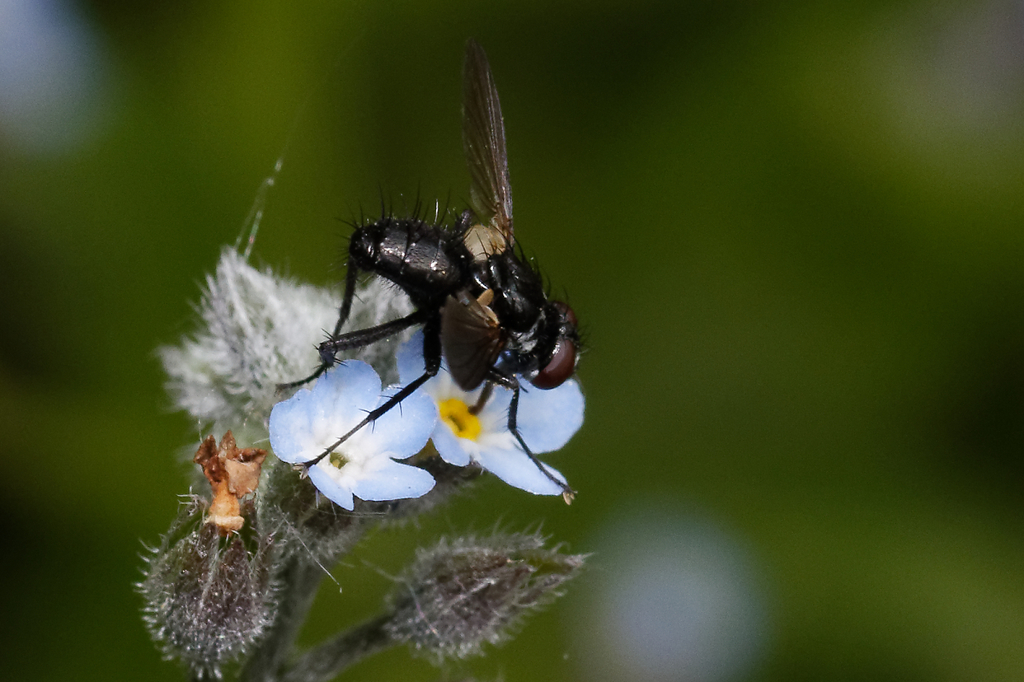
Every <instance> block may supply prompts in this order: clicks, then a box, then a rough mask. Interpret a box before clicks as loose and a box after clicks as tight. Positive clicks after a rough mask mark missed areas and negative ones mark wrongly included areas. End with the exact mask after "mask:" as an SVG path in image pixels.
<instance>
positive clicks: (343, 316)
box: [277, 259, 404, 391]
mask: <svg viewBox="0 0 1024 682" xmlns="http://www.w3.org/2000/svg"><path fill="white" fill-rule="evenodd" d="M358 278H359V268H357V267H356V266H355V265H353V264H352V261H351V259H350V260H349V264H348V268H347V269H346V272H345V294H344V296H343V297H342V299H341V309H340V310H339V311H338V321H337V322H336V323H335V325H334V333H332V334H331V337H330V338H329V339H327V340H326V341H324V342H323V343H321V344H320V345H319V346H317V351H318V352H319V353H320V366H319V367H317V368H316V371H315V372H313V373H312V374H310V375H309V376H308V377H306V378H305V379H299V380H298V381H290V382H288V383H287V384H278V385H277V390H279V391H286V390H288V389H289V388H296V387H297V386H302V385H304V384H308V383H309V382H311V381H313V379H316V378H318V377H319V376H320V375H321V374H323V373H324V372H326V371H327V370H329V369H330V368H331V367H334V363H335V358H334V353H337V352H338V351H340V350H345V348H336V349H335V350H334V352H333V353H330V352H325V346H328V345H329V344H331V343H337V342H338V341H339V340H340V339H341V328H342V327H343V326H345V322H347V321H348V316H349V313H351V312H352V299H353V298H355V295H356V280H357V279H358ZM403 319H404V318H403ZM381 326H383V325H381ZM374 329H376V327H374ZM403 329H404V327H403ZM367 331H369V330H367ZM399 331H401V330H399ZM371 343H372V342H371ZM363 345H366V344H363ZM346 348H360V346H358V345H356V346H347V347H346Z"/></svg>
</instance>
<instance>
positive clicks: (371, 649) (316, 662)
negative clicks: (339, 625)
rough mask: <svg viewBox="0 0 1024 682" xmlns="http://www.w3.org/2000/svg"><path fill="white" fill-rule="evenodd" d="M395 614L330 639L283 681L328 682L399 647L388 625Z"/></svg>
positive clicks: (295, 667)
mask: <svg viewBox="0 0 1024 682" xmlns="http://www.w3.org/2000/svg"><path fill="white" fill-rule="evenodd" d="M390 618H391V614H387V615H384V616H380V617H378V618H376V619H374V620H371V621H368V622H366V623H363V624H362V625H359V626H357V627H355V628H353V629H351V630H349V631H348V632H343V633H342V634H340V635H338V636H336V637H334V638H333V639H330V640H328V641H326V642H324V643H323V644H321V645H320V646H318V647H316V648H315V649H313V650H312V651H309V652H307V653H306V654H305V655H303V656H302V657H301V658H299V660H297V661H296V662H295V665H293V666H292V668H291V670H289V671H288V672H287V673H286V674H285V675H284V677H283V678H282V682H327V680H331V679H334V677H336V676H337V675H338V673H340V672H341V671H342V670H344V669H345V668H347V667H349V666H350V665H352V664H354V663H358V662H359V661H361V660H362V659H363V658H365V657H367V656H369V655H371V654H375V653H377V652H379V651H383V650H384V649H387V648H389V647H391V646H394V645H395V643H396V642H395V641H394V640H393V639H392V638H391V637H390V636H388V634H387V632H386V631H385V629H384V624H385V623H386V622H388V620H390Z"/></svg>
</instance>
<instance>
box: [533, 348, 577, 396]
mask: <svg viewBox="0 0 1024 682" xmlns="http://www.w3.org/2000/svg"><path fill="white" fill-rule="evenodd" d="M575 371H576V344H574V343H573V342H572V341H570V340H569V339H561V340H559V342H558V345H556V346H555V352H554V354H553V355H552V356H551V361H550V362H548V364H547V366H546V367H544V369H542V370H541V371H540V372H538V373H537V376H535V377H534V378H533V380H531V381H530V383H531V384H533V385H534V386H536V387H537V388H541V389H545V390H547V389H549V388H557V387H559V386H561V385H562V384H564V383H565V380H566V379H568V378H569V377H571V376H572V375H573V373H574V372H575Z"/></svg>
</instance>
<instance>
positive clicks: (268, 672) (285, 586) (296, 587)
mask: <svg viewBox="0 0 1024 682" xmlns="http://www.w3.org/2000/svg"><path fill="white" fill-rule="evenodd" d="M323 577H324V569H323V568H322V567H320V566H319V565H318V564H316V563H314V562H311V561H309V560H308V559H306V558H305V557H300V556H297V557H294V558H292V559H291V560H290V562H289V563H288V565H287V566H286V567H285V568H284V570H283V571H281V575H280V578H281V581H280V585H281V588H280V589H281V592H280V595H279V596H280V601H279V602H278V611H277V617H276V619H275V620H274V625H273V626H272V627H271V628H270V631H269V632H267V635H266V636H265V637H264V638H263V640H262V641H261V642H260V644H259V646H258V648H257V649H256V650H255V651H254V652H253V654H252V656H250V657H249V660H248V661H247V662H246V664H245V668H244V669H243V670H242V674H241V675H240V676H239V680H241V681H242V682H277V680H278V679H280V671H281V667H282V666H283V665H284V663H285V661H286V660H287V658H288V656H289V655H290V653H291V651H292V647H293V646H294V644H295V639H296V638H297V637H298V636H299V630H301V629H302V625H303V623H305V621H306V615H307V614H308V613H309V609H310V607H311V606H312V605H313V599H314V598H315V597H316V592H317V588H318V587H319V586H320V581H321V580H322V579H323Z"/></svg>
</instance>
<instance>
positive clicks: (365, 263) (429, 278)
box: [349, 218, 470, 301]
mask: <svg viewBox="0 0 1024 682" xmlns="http://www.w3.org/2000/svg"><path fill="white" fill-rule="evenodd" d="M349 259H350V263H351V264H352V265H355V266H356V267H358V268H359V269H360V270H368V271H370V272H375V273H376V274H378V275H380V276H381V277H385V278H387V279H389V280H391V281H392V282H394V283H395V284H397V285H398V286H399V287H401V288H402V289H403V290H404V291H405V292H406V293H407V294H409V296H410V298H412V299H413V300H415V301H426V300H434V299H439V300H443V298H444V297H445V296H447V295H448V294H449V293H450V292H452V291H455V290H457V289H458V288H460V286H461V285H462V283H463V281H464V280H465V279H466V272H467V267H466V266H467V263H468V262H469V259H470V256H469V253H468V251H467V250H466V248H465V246H464V245H463V244H462V241H461V239H456V238H455V235H454V234H452V233H449V232H448V231H447V230H445V229H444V227H442V226H440V225H433V224H431V223H428V222H425V221H423V220H418V219H412V218H408V219H403V218H382V219H380V220H378V221H376V222H373V223H370V224H368V225H364V226H363V227H361V228H359V229H358V230H356V231H355V233H353V235H352V239H351V241H350V242H349Z"/></svg>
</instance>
